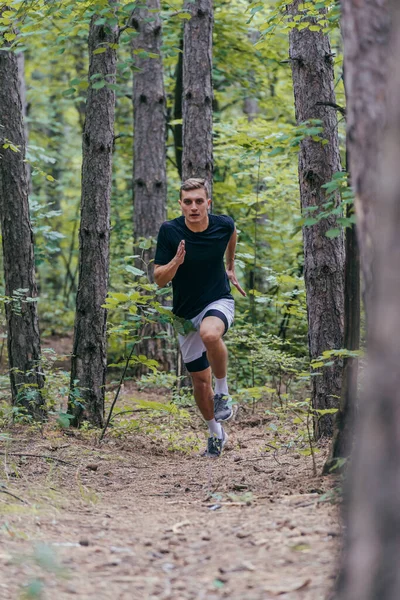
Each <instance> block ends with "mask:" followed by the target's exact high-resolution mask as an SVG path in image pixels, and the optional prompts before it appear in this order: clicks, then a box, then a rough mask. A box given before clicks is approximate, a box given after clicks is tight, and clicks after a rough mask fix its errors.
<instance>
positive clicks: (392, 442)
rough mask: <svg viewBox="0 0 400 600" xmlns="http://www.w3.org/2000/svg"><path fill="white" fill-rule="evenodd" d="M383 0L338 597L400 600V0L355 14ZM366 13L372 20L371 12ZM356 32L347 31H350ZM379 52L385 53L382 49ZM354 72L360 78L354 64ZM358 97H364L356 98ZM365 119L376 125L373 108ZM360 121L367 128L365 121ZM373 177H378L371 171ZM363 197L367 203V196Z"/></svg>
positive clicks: (343, 599) (362, 41)
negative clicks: (363, 338) (362, 316)
mask: <svg viewBox="0 0 400 600" xmlns="http://www.w3.org/2000/svg"><path fill="white" fill-rule="evenodd" d="M356 4H357V6H356ZM378 5H379V11H382V16H381V21H380V22H381V24H382V22H383V17H384V18H385V19H386V28H387V27H388V26H389V23H390V24H392V27H393V39H392V46H393V48H392V51H391V52H389V51H388V53H387V55H386V61H387V63H389V66H388V71H387V73H388V83H387V88H386V89H387V109H386V110H387V113H386V115H385V111H382V110H381V108H382V107H381V106H380V107H379V112H380V114H381V116H382V118H383V119H384V122H385V123H387V127H386V140H385V142H384V143H381V140H380V139H377V138H376V137H374V135H373V133H372V137H367V138H365V137H363V141H364V142H367V144H368V145H367V146H365V145H363V146H359V147H358V148H357V149H358V152H359V153H360V154H362V153H364V152H365V153H366V155H370V153H371V151H375V156H376V157H378V155H377V150H378V148H379V149H381V150H382V154H383V160H382V158H381V159H380V160H378V161H377V162H378V163H380V165H379V164H378V165H375V176H376V179H377V186H379V190H380V193H379V195H376V196H370V195H369V194H368V197H367V198H366V202H368V211H370V214H372V215H373V217H374V222H373V224H374V228H373V230H372V231H369V232H368V234H369V236H370V241H371V242H372V243H374V250H375V255H374V268H373V271H372V281H371V284H372V287H371V289H370V290H369V293H368V295H369V301H370V304H369V310H370V313H369V332H368V369H367V377H368V380H367V382H366V385H365V389H364V392H363V399H362V411H361V410H360V412H359V416H358V417H359V418H358V421H359V423H358V424H357V430H356V433H357V435H356V445H355V450H354V454H353V459H352V464H351V472H350V473H349V477H348V485H349V488H350V489H349V494H348V505H347V511H346V512H347V514H346V526H347V528H346V529H347V537H346V544H345V552H344V555H343V561H342V572H341V576H340V578H339V585H338V593H337V595H336V598H337V600H359V599H360V598H362V599H363V600H377V599H378V598H379V600H397V599H398V598H399V597H400V571H399V555H400V513H399V504H400V486H399V481H400V436H399V423H400V370H399V364H400V311H399V298H400V237H399V230H400V212H399V206H400V170H399V164H400V105H399V101H398V98H399V95H400V69H399V65H398V56H399V52H400V8H399V6H398V4H397V0H396V1H393V2H391V7H392V8H391V14H390V20H389V19H388V12H387V10H386V8H385V7H384V6H383V5H382V2H378V1H377V2H373V3H372V2H370V3H368V5H365V6H363V7H362V8H361V7H358V3H355V2H354V7H352V8H357V10H355V13H357V12H360V13H363V10H365V11H366V13H367V15H366V16H365V23H367V18H368V16H369V18H372V15H373V8H374V9H375V8H376V9H377V8H378ZM389 6H390V5H389ZM371 11H372V12H371ZM375 14H376V16H377V15H378V13H377V12H376V13H375ZM360 16H361V20H364V14H362V15H360ZM343 18H346V17H345V15H344V16H343ZM357 23H359V21H358V20H357ZM372 23H374V24H375V25H376V22H372ZM349 33H350V30H347V35H349ZM351 35H353V36H354V35H356V36H361V37H360V39H357V40H352V41H353V43H356V44H357V46H358V47H368V44H369V40H370V38H369V36H367V37H366V31H365V29H364V30H363V29H357V30H352V31H351ZM373 43H374V44H376V45H378V46H379V45H380V44H381V43H383V38H382V37H381V38H379V39H378V38H376V39H375V41H373ZM377 51H379V52H380V48H379V49H377ZM359 57H361V55H359ZM389 57H390V58H389ZM348 60H349V57H348ZM364 64H365V63H364ZM371 66H372V65H371V64H370V65H369V68H371ZM375 66H376V67H377V66H378V64H377V63H375ZM352 73H353V76H354V77H355V78H356V79H358V73H357V69H356V65H354V64H353V69H352ZM364 74H365V77H366V80H367V81H368V79H369V80H370V82H372V80H371V76H372V73H371V71H369V72H368V73H367V72H365V73H364ZM389 74H390V75H389ZM379 79H380V76H379ZM353 89H354V88H353ZM376 89H377V90H378V89H379V88H376ZM353 101H354V102H356V98H355V97H353ZM379 104H380V99H379ZM371 110H372V109H371V108H370V111H371ZM360 118H361V116H360ZM362 119H363V121H365V126H366V127H369V123H368V121H369V116H368V113H365V114H364V115H363V116H362ZM358 125H359V129H360V130H361V129H362V123H360V124H358ZM358 139H359V140H360V141H361V139H360V138H358ZM354 151H356V146H355V145H354ZM379 167H380V168H379ZM365 177H366V179H367V180H370V177H371V175H370V173H369V172H368V171H366V172H365ZM358 183H359V185H360V187H361V189H366V188H365V179H364V177H363V176H362V174H361V173H360V179H359V181H358ZM363 198H364V197H362V198H360V199H359V202H361V203H363V201H364V200H363ZM362 210H363V211H364V208H363V207H362ZM363 214H365V213H364V212H363ZM363 232H364V233H365V229H363V230H362V231H361V232H360V238H361V236H362V233H363ZM365 243H366V240H364V244H365Z"/></svg>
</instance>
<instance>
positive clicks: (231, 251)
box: [225, 227, 237, 271]
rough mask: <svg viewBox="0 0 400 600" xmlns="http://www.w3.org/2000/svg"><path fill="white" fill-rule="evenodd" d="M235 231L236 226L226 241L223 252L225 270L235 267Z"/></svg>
mask: <svg viewBox="0 0 400 600" xmlns="http://www.w3.org/2000/svg"><path fill="white" fill-rule="evenodd" d="M236 242H237V233H236V227H235V229H234V230H233V233H232V235H231V239H230V240H229V242H228V245H227V247H226V253H225V262H226V270H227V271H232V270H234V269H235V252H236Z"/></svg>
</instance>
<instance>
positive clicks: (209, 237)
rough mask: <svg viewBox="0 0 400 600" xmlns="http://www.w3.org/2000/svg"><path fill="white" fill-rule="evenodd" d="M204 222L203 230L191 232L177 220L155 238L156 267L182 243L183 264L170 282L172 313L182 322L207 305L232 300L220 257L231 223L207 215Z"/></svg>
mask: <svg viewBox="0 0 400 600" xmlns="http://www.w3.org/2000/svg"><path fill="white" fill-rule="evenodd" d="M208 219H209V222H208V227H207V229H205V230H204V231H201V232H195V231H191V230H190V229H189V228H188V227H187V226H186V224H185V218H184V216H181V217H178V218H177V219H173V220H172V221H166V222H165V223H163V224H162V225H161V228H160V231H159V234H158V239H157V249H156V256H155V259H154V263H155V264H156V265H166V264H168V263H169V262H170V261H171V260H172V259H173V258H174V256H175V254H176V252H177V249H178V245H179V243H180V241H181V240H185V249H186V255H185V260H184V262H183V263H182V264H181V265H180V266H179V268H178V270H177V272H176V275H175V277H174V278H173V280H172V290H173V308H172V311H173V313H174V314H175V315H177V316H178V317H184V318H185V319H192V318H193V317H195V316H196V315H198V314H199V313H200V312H201V311H202V310H203V308H205V307H206V306H207V305H208V304H210V303H211V302H215V301H216V300H219V299H220V298H232V296H231V293H230V289H231V288H230V284H229V279H228V276H227V274H226V271H225V266H224V254H225V250H226V247H227V245H228V242H229V240H230V238H231V235H232V233H233V231H234V229H235V223H234V221H233V219H232V217H228V216H226V215H208Z"/></svg>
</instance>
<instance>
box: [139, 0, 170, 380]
mask: <svg viewBox="0 0 400 600" xmlns="http://www.w3.org/2000/svg"><path fill="white" fill-rule="evenodd" d="M160 10H161V7H160V0H146V2H145V3H143V4H142V5H141V6H140V7H138V8H137V9H135V11H134V13H133V18H132V26H133V27H134V28H135V29H136V31H137V32H138V35H137V36H136V37H134V38H133V42H132V52H133V57H134V59H135V66H136V67H138V68H139V69H140V71H135V74H134V78H133V97H132V99H133V112H134V169H133V197H134V209H133V213H134V237H135V254H141V256H142V260H140V261H137V266H138V267H139V268H140V269H146V266H145V265H147V273H148V276H149V279H150V281H152V282H153V281H154V273H153V265H152V264H151V261H152V260H153V259H154V253H155V244H152V246H151V248H149V249H147V250H142V249H140V247H139V246H138V244H139V240H140V238H146V239H149V238H152V239H153V240H154V239H155V238H156V237H157V234H158V231H159V229H160V227H161V225H162V223H163V222H164V221H165V219H166V205H167V168H166V135H167V134H166V127H167V109H166V96H165V90H164V77H163V64H162V56H161V45H162V28H161V18H160ZM140 51H145V52H147V53H149V54H152V55H153V56H144V55H143V56H142V55H141V52H140ZM154 55H157V57H155V56H154ZM143 261H144V262H143ZM169 329H170V328H169V327H168V326H167V330H168V333H169V335H166V333H165V330H166V327H165V326H162V325H160V324H157V323H154V324H153V325H152V327H151V333H150V336H149V337H148V338H147V339H144V340H142V341H141V342H140V343H139V345H138V349H137V354H144V355H145V356H148V357H151V358H152V359H155V360H157V361H158V364H159V365H160V366H161V367H162V368H163V369H164V370H167V371H169V370H171V369H172V368H173V359H172V353H171V346H170V339H171V335H170V334H171V332H170V330H169ZM147 370H148V369H147V368H146V367H138V368H136V369H135V372H136V374H137V375H139V374H141V373H144V372H147Z"/></svg>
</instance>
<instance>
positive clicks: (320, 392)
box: [288, 0, 345, 439]
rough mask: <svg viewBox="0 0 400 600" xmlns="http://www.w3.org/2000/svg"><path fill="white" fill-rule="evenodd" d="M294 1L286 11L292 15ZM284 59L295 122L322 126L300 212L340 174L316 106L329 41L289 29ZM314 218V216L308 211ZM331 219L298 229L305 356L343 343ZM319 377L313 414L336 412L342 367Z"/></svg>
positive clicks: (326, 78) (303, 160)
mask: <svg viewBox="0 0 400 600" xmlns="http://www.w3.org/2000/svg"><path fill="white" fill-rule="evenodd" d="M300 3H301V2H300V0H296V1H295V2H293V3H292V4H291V5H290V6H289V8H288V10H289V13H290V14H291V15H293V16H294V15H296V14H298V6H299V4H300ZM290 59H291V65H292V76H293V86H294V98H295V109H296V120H297V123H303V122H305V121H308V120H310V119H320V120H321V121H322V124H323V125H322V126H323V130H324V131H323V134H322V137H323V138H324V139H325V140H327V142H328V143H327V144H326V145H323V144H322V143H321V142H319V141H313V140H312V139H311V137H308V138H306V139H304V140H303V141H302V142H301V144H300V152H299V183H300V198H301V206H302V211H303V214H306V209H307V208H308V207H321V206H322V205H323V204H324V203H325V202H326V201H327V199H326V196H325V191H324V189H323V188H322V186H323V185H324V184H325V183H327V182H328V181H330V180H331V179H332V176H333V175H334V174H335V173H337V172H338V171H340V170H341V164H340V155H339V142H338V133H337V117H336V113H335V111H333V110H332V109H331V108H330V107H328V106H319V105H318V103H319V102H330V103H334V102H335V94H334V73H333V62H332V54H331V48H330V44H329V39H328V37H327V36H326V35H323V34H322V33H321V32H318V31H310V30H309V29H308V28H306V29H302V30H298V29H292V31H291V33H290ZM313 215H315V213H313ZM336 227H337V224H336V218H335V217H333V216H331V217H329V218H327V219H323V220H322V221H320V222H319V223H317V224H315V225H313V226H311V227H303V241H304V279H305V285H306V294H307V311H308V327H309V349H310V358H311V359H315V358H317V357H319V356H320V355H321V354H322V352H324V351H325V350H331V349H335V348H337V349H338V348H341V347H342V345H343V311H344V260H345V253H344V238H343V232H341V233H340V235H339V236H338V237H336V238H333V239H329V238H327V237H326V235H325V233H326V232H327V231H328V230H329V229H332V228H336ZM319 371H321V375H317V376H314V377H312V406H313V408H314V409H317V410H324V409H329V408H336V407H337V406H338V398H339V397H340V390H341V383H342V365H341V364H337V363H335V365H333V366H331V367H325V368H323V369H319ZM332 433H333V419H332V416H331V415H325V416H322V417H321V418H320V419H317V418H316V419H315V420H314V434H315V437H316V439H318V438H320V437H321V436H332Z"/></svg>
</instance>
